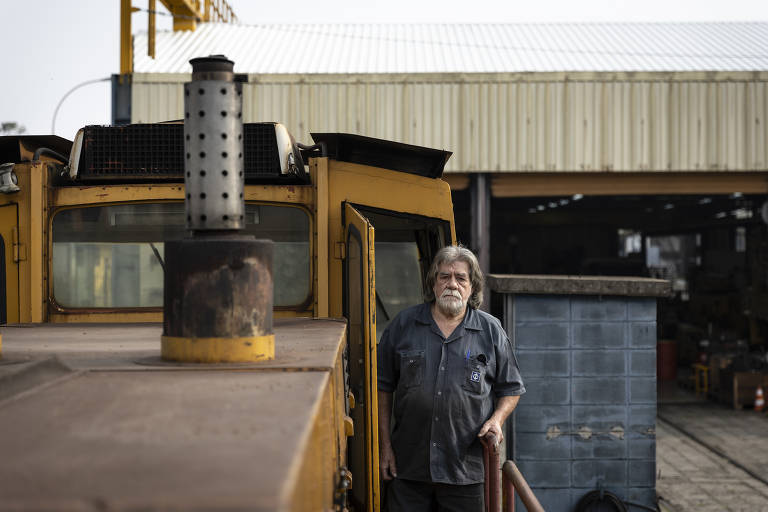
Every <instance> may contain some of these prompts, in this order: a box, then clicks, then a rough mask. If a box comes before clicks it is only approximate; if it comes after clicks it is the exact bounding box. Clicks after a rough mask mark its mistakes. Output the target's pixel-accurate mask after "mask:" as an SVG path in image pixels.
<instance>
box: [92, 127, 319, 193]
mask: <svg viewBox="0 0 768 512" xmlns="http://www.w3.org/2000/svg"><path fill="white" fill-rule="evenodd" d="M82 136H83V146H82V151H81V153H80V161H79V163H78V168H77V180H78V181H125V182H142V181H158V180H165V181H183V180H184V125H183V124H181V123H159V124H131V125H126V126H86V127H85V128H83V134H82ZM243 146H244V151H243V153H244V154H243V158H244V167H245V169H244V170H245V180H246V182H248V181H264V180H265V179H267V180H270V181H273V182H274V181H284V180H285V181H294V182H295V181H297V176H294V175H283V174H281V171H280V156H279V150H278V147H277V136H276V134H275V123H246V124H244V125H243ZM302 170H303V169H302ZM298 179H299V181H306V176H304V175H302V176H299V177H298Z"/></svg>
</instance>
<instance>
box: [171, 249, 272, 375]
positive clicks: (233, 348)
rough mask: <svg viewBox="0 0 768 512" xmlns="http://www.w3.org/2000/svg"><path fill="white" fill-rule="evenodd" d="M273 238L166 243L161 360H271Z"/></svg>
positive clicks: (217, 361) (212, 361)
mask: <svg viewBox="0 0 768 512" xmlns="http://www.w3.org/2000/svg"><path fill="white" fill-rule="evenodd" d="M272 253H273V243H272V241H271V240H254V239H253V238H252V237H246V236H233V235H229V236H221V237H205V238H189V239H185V240H181V241H169V242H166V244H165V290H164V313H163V337H162V348H161V355H162V357H163V359H166V360H171V361H182V362H198V363H223V362H252V361H264V360H268V359H274V357H275V336H274V333H273V330H272V295H273V291H272Z"/></svg>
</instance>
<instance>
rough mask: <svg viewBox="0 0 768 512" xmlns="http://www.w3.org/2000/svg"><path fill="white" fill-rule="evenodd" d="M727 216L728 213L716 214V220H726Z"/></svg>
mask: <svg viewBox="0 0 768 512" xmlns="http://www.w3.org/2000/svg"><path fill="white" fill-rule="evenodd" d="M727 216H728V214H727V213H725V212H718V213H716V214H715V218H716V219H724V218H726V217H727Z"/></svg>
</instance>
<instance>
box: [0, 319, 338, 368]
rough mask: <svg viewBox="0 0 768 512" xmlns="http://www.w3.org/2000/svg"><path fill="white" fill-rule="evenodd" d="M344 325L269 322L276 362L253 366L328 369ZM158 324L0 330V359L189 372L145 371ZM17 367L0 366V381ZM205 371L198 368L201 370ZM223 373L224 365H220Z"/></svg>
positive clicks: (155, 352)
mask: <svg viewBox="0 0 768 512" xmlns="http://www.w3.org/2000/svg"><path fill="white" fill-rule="evenodd" d="M345 331H346V323H345V322H344V321H340V320H333V319H312V318H284V319H276V320H275V321H274V333H275V345H276V347H277V348H276V351H275V359H274V360H272V361H265V362H261V363H254V366H258V367H259V368H262V369H264V370H269V371H312V370H330V369H331V368H333V365H334V362H335V360H336V355H337V354H338V351H339V350H341V341H342V339H343V337H344V336H345ZM161 332H162V326H161V325H160V324H130V325H129V324H43V325H35V326H30V325H24V326H2V327H0V334H2V336H3V358H4V359H11V360H19V359H29V360H39V359H44V358H48V357H51V356H52V355H56V356H57V357H59V359H61V361H62V362H63V363H64V364H66V365H67V366H69V367H70V368H73V369H76V370H121V371H127V370H136V371H147V370H157V371H167V370H170V369H174V368H177V369H179V370H183V371H190V370H189V367H188V366H185V365H178V366H145V365H139V364H136V361H140V360H142V359H145V358H157V359H159V357H160V335H161ZM16 366H18V365H7V366H2V365H0V375H2V374H3V372H5V371H10V369H11V368H13V367H16ZM207 367H208V365H203V368H204V369H210V368H207ZM220 367H221V368H222V369H226V368H227V365H220Z"/></svg>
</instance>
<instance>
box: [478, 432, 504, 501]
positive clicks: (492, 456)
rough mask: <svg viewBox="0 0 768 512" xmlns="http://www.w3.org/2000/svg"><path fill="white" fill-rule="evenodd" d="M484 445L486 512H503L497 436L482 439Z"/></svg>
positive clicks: (488, 435)
mask: <svg viewBox="0 0 768 512" xmlns="http://www.w3.org/2000/svg"><path fill="white" fill-rule="evenodd" d="M480 442H481V443H482V445H483V464H484V466H485V483H484V490H485V511H486V512H501V501H500V499H501V496H500V495H499V483H500V482H499V481H500V479H501V453H500V451H499V442H498V440H497V439H496V436H495V435H494V434H492V433H488V434H486V435H485V436H483V437H481V438H480Z"/></svg>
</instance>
